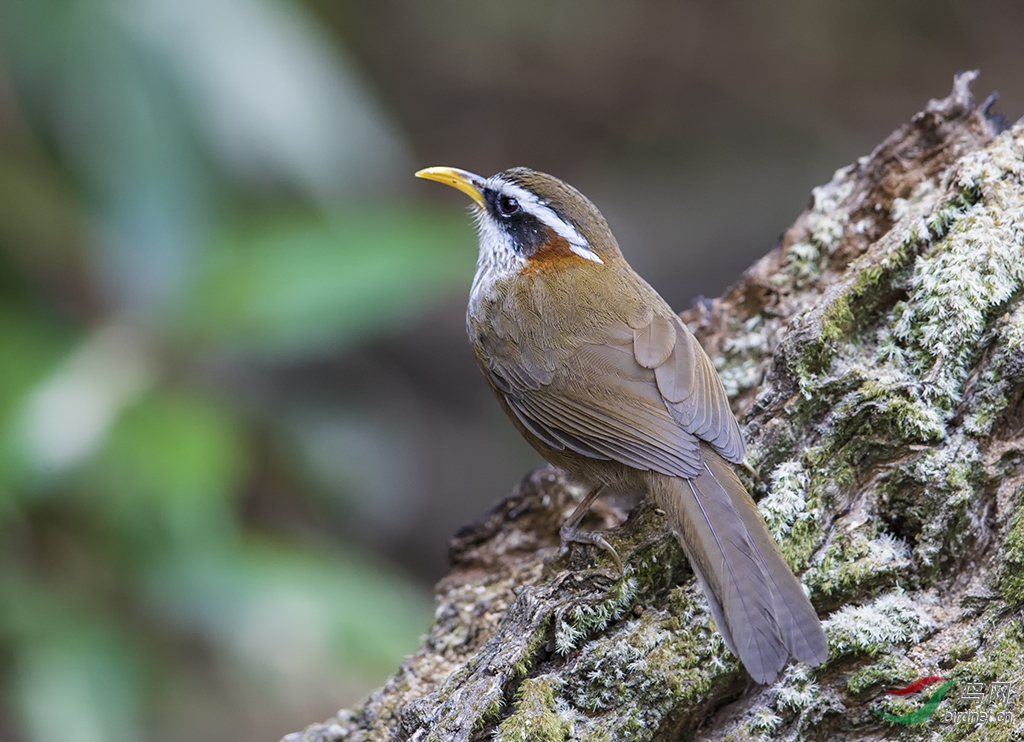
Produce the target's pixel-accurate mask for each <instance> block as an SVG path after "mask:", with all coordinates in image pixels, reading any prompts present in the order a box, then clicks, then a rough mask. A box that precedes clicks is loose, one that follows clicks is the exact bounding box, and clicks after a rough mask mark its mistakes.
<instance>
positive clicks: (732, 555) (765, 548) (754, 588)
mask: <svg viewBox="0 0 1024 742" xmlns="http://www.w3.org/2000/svg"><path fill="white" fill-rule="evenodd" d="M701 453H702V454H703V455H704V460H705V462H706V464H707V466H706V467H705V471H704V472H702V473H701V474H700V476H698V477H696V478H695V479H678V478H674V477H659V479H658V481H657V482H656V486H654V487H652V494H653V495H654V497H655V499H656V501H657V503H658V505H659V506H660V507H661V508H662V509H663V510H665V512H666V513H667V514H668V516H669V519H670V521H671V523H672V525H673V529H674V530H675V531H676V534H677V535H678V536H679V540H680V542H681V543H682V545H683V550H684V551H685V552H686V555H687V557H689V559H690V563H691V564H692V565H693V570H694V572H695V573H696V575H697V579H698V580H699V581H700V583H701V586H702V587H703V588H704V594H705V595H706V596H707V599H708V603H709V604H710V606H711V614H712V615H713V616H714V617H715V623H716V624H718V629H719V631H720V632H721V634H722V637H723V638H724V639H725V643H726V645H727V646H728V647H729V649H731V650H732V652H733V654H735V655H736V656H737V657H739V658H740V661H741V662H742V663H743V665H744V667H746V668H747V671H748V672H749V673H750V676H751V677H752V678H754V680H756V681H757V682H759V683H770V682H773V681H774V680H775V679H776V678H777V677H778V676H779V673H780V672H781V671H782V668H783V667H785V666H786V663H787V662H788V661H789V658H790V656H793V657H795V658H796V659H797V660H799V661H801V662H806V663H808V664H811V665H819V664H821V663H822V662H824V661H825V660H826V659H827V658H828V643H827V641H826V639H825V633H824V631H822V628H821V622H820V621H819V620H818V616H817V614H816V613H815V611H814V608H813V606H811V603H810V601H809V600H808V599H807V596H806V595H805V594H804V591H803V588H802V587H801V586H800V583H799V581H797V579H796V577H794V576H793V573H792V572H791V571H790V569H789V566H788V565H787V564H786V562H785V561H784V560H783V558H782V554H781V553H779V549H778V546H776V544H775V541H774V540H773V539H772V537H771V534H770V533H769V532H768V528H767V527H766V526H765V524H764V520H763V519H762V518H761V515H760V514H759V513H758V512H757V506H756V505H755V504H754V501H753V500H752V499H751V498H750V495H748V494H747V491H746V490H745V489H744V488H743V485H742V484H741V483H740V481H739V479H737V478H736V475H735V473H734V472H733V471H732V468H731V467H730V466H729V464H728V463H726V461H725V460H724V459H722V458H721V457H720V456H719V455H718V454H717V453H715V452H714V451H713V450H712V449H711V448H710V447H708V446H706V445H702V450H701Z"/></svg>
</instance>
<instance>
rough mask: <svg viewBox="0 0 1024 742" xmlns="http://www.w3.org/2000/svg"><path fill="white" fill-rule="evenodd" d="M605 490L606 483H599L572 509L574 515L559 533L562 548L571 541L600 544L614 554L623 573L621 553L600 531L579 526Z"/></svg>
mask: <svg viewBox="0 0 1024 742" xmlns="http://www.w3.org/2000/svg"><path fill="white" fill-rule="evenodd" d="M602 492H604V485H598V486H596V487H594V488H593V489H592V490H590V492H588V493H587V496H586V497H584V498H583V502H581V503H580V504H579V505H577V506H576V509H575V510H573V511H572V515H570V516H569V518H568V519H567V520H566V521H565V523H563V524H562V529H561V530H560V531H559V532H558V535H559V536H561V538H562V546H561V548H562V550H563V551H566V550H568V548H569V544H570V543H577V544H592V545H594V546H600V547H601V548H602V549H604V550H605V551H607V552H608V553H609V554H611V555H612V559H613V560H615V566H616V567H618V570H619V574H622V561H621V560H620V559H619V555H618V554H617V553H616V551H615V549H614V548H612V545H611V544H609V543H608V540H607V539H605V537H604V536H602V535H601V534H600V533H593V532H592V531H581V530H580V529H579V528H578V526H579V524H580V521H581V520H583V516H584V515H586V514H587V511H588V510H590V506H591V505H593V504H594V500H596V499H597V498H598V497H600V496H601V493H602Z"/></svg>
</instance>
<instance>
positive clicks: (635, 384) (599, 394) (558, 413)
mask: <svg viewBox="0 0 1024 742" xmlns="http://www.w3.org/2000/svg"><path fill="white" fill-rule="evenodd" d="M648 317H650V315H648ZM602 334H603V336H604V337H603V340H604V342H603V343H588V344H584V345H582V346H580V347H579V348H578V349H577V350H576V351H575V352H574V353H572V354H569V355H566V356H563V358H562V360H561V362H560V363H559V364H558V365H557V367H556V368H554V369H552V370H551V371H547V372H546V373H544V374H543V376H544V377H546V378H545V379H544V380H543V381H541V380H540V379H538V376H540V375H541V374H538V373H536V369H533V368H525V367H524V365H523V364H522V362H517V363H515V364H513V363H510V362H509V360H508V357H507V356H506V357H505V358H499V357H496V356H493V355H492V356H491V357H490V360H491V363H490V364H489V366H488V369H487V370H488V372H489V374H490V376H491V380H492V382H493V383H494V385H495V387H496V388H497V389H499V390H500V391H501V393H502V394H503V396H504V397H505V400H506V402H507V403H508V406H509V408H510V409H511V410H512V412H513V413H514V414H515V415H516V417H517V418H519V420H520V422H521V423H522V424H523V426H524V427H526V428H527V429H528V430H530V431H531V432H532V433H533V434H534V435H536V436H537V437H538V438H540V439H541V440H542V441H544V442H545V443H546V444H547V445H549V446H551V447H552V448H554V449H555V450H564V449H566V448H568V449H570V450H573V451H576V452H577V453H580V454H582V455H584V456H589V457H591V458H597V459H612V460H615V461H620V462H622V463H624V464H627V465H628V466H632V467H635V468H637V469H643V470H653V471H658V472H662V473H664V474H668V475H671V476H677V477H686V478H688V479H692V478H694V477H696V476H698V475H699V474H700V473H701V472H702V471H703V464H702V459H701V455H700V440H701V439H703V440H706V441H707V442H708V443H710V444H711V445H712V446H713V447H714V448H715V450H717V451H719V453H721V454H722V456H723V457H724V458H726V459H728V460H730V461H741V460H742V459H743V438H742V436H741V435H740V431H739V426H738V424H737V423H736V419H735V417H733V415H732V412H731V411H730V410H729V406H728V399H727V398H726V396H725V391H724V389H723V388H722V385H721V382H720V381H719V379H718V376H717V374H716V373H715V370H714V368H713V367H712V366H711V362H710V361H709V360H708V359H707V356H706V355H705V354H704V351H703V350H702V349H701V348H700V346H699V345H698V344H697V342H696V340H695V339H694V338H693V336H692V335H691V334H690V333H689V331H688V330H687V329H686V328H685V327H684V326H683V325H682V323H681V322H680V321H679V320H678V319H669V318H666V317H659V316H657V315H655V316H654V318H653V319H651V320H650V322H649V323H647V324H645V325H644V326H643V327H640V328H631V327H629V326H628V325H626V324H624V323H622V324H616V325H614V326H612V327H610V328H607V329H606V330H604V331H603V333H602ZM691 354H696V355H697V356H698V357H697V358H696V359H688V358H686V356H687V355H691ZM527 365H529V364H527ZM662 369H664V370H662ZM709 375H710V376H709Z"/></svg>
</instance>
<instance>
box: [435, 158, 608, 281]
mask: <svg viewBox="0 0 1024 742" xmlns="http://www.w3.org/2000/svg"><path fill="white" fill-rule="evenodd" d="M416 176H417V177H419V178H426V179H428V180H436V181H437V182H439V183H444V184H445V185H450V186H452V187H453V188H457V189H458V190H460V191H462V192H463V193H465V194H467V195H468V196H469V197H470V198H471V199H473V204H474V207H475V208H474V212H475V216H476V220H477V226H478V229H479V232H480V258H481V261H486V262H488V263H490V264H491V265H492V266H494V267H495V268H499V270H501V272H503V273H519V272H521V271H523V270H528V269H530V268H541V267H544V266H547V265H564V262H563V261H570V262H571V261H589V262H590V263H592V264H596V265H604V264H608V263H611V262H615V261H617V260H621V259H622V255H621V253H620V252H619V246H618V244H617V243H616V241H615V237H613V236H612V233H611V230H610V229H609V228H608V223H607V222H606V221H605V219H604V217H603V216H602V215H601V212H600V211H598V210H597V207H596V206H594V204H593V203H592V202H591V201H590V199H588V198H587V197H586V196H584V195H583V194H582V193H580V192H579V191H577V190H576V189H575V188H573V187H572V186H571V185H569V184H568V183H565V182H563V181H561V180H559V179H558V178H556V177H554V176H552V175H547V174H546V173H540V172H537V171H536V170H530V169H529V168H525V167H515V168H511V169H509V170H503V171H502V172H500V173H497V174H496V175H492V176H491V177H489V178H483V177H481V176H479V175H474V174H473V173H470V172H467V171H465V170H458V169H456V168H450V167H430V168H426V169H425V170H420V171H419V172H418V173H416Z"/></svg>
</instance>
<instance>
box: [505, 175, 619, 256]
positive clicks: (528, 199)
mask: <svg viewBox="0 0 1024 742" xmlns="http://www.w3.org/2000/svg"><path fill="white" fill-rule="evenodd" d="M487 185H488V187H490V188H494V189H495V190H496V191H499V192H500V193H502V194H503V195H505V196H510V197H512V198H514V199H515V200H516V201H518V202H519V206H520V207H521V208H522V210H523V211H525V212H526V213H527V214H530V215H531V216H534V217H536V218H537V219H538V220H539V221H541V222H543V223H544V224H546V225H547V226H549V227H551V229H553V230H554V231H555V233H556V234H557V235H558V236H559V237H563V238H564V239H565V241H566V242H568V243H569V249H570V250H572V251H573V252H574V253H575V254H576V255H579V256H580V257H581V258H583V259H584V260H591V261H593V262H595V263H604V261H603V260H601V256H599V255H598V254H597V253H596V252H594V251H593V250H591V249H590V243H589V242H587V240H586V239H585V238H584V237H583V235H581V234H580V233H579V231H577V229H576V227H574V226H572V225H571V224H569V222H567V221H565V220H564V219H562V218H561V217H560V216H558V214H556V213H555V212H554V210H553V209H552V208H551V207H550V206H548V205H547V203H545V202H544V201H542V200H541V199H539V198H538V197H537V195H536V194H534V193H530V192H529V191H528V190H526V189H525V188H521V187H519V186H517V185H515V184H514V183H509V182H508V181H507V180H503V179H501V178H492V179H491V180H490V181H489V182H488V183H487Z"/></svg>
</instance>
